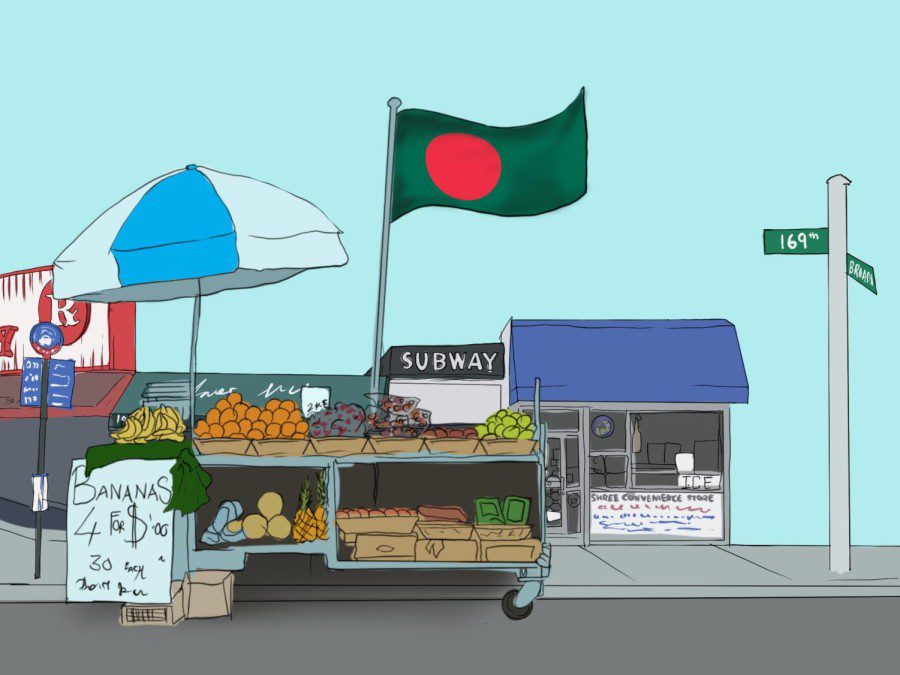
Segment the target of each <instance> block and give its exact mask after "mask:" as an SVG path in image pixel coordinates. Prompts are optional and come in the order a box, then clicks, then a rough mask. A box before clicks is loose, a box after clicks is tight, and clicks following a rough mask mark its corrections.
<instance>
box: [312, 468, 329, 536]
mask: <svg viewBox="0 0 900 675" xmlns="http://www.w3.org/2000/svg"><path fill="white" fill-rule="evenodd" d="M326 506H327V497H326V494H325V472H324V471H322V472H320V473H319V477H318V478H317V479H316V510H315V512H314V514H313V517H314V518H315V521H316V538H317V539H328V521H326V520H325V515H326Z"/></svg>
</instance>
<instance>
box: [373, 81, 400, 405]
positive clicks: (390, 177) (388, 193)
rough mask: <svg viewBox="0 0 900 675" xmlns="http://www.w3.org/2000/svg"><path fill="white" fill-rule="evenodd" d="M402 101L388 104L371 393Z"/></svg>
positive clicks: (377, 366) (377, 373) (377, 370)
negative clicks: (396, 137) (396, 139)
mask: <svg viewBox="0 0 900 675" xmlns="http://www.w3.org/2000/svg"><path fill="white" fill-rule="evenodd" d="M401 103H402V101H401V100H400V99H399V98H396V97H394V98H391V99H390V100H389V101H388V102H387V105H388V108H389V109H390V116H389V118H388V142H387V167H386V171H385V177H384V214H383V216H382V220H381V262H380V264H379V266H378V304H377V305H376V308H375V340H374V343H375V344H374V349H373V354H372V382H371V388H370V391H371V392H372V393H376V392H377V391H378V384H379V380H380V379H381V350H382V341H383V339H384V300H385V295H386V291H387V265H388V242H389V241H390V238H391V206H392V200H393V191H394V137H395V133H396V130H397V110H398V109H399V108H400V104H401Z"/></svg>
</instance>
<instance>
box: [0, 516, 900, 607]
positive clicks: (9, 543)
mask: <svg viewBox="0 0 900 675" xmlns="http://www.w3.org/2000/svg"><path fill="white" fill-rule="evenodd" d="M44 534H45V537H44V545H43V555H42V560H43V564H42V568H43V569H42V572H43V574H42V578H41V579H39V580H35V579H34V575H33V567H34V538H33V537H34V532H33V530H31V529H29V528H26V527H21V526H18V525H12V524H9V523H5V522H0V552H2V557H0V561H2V562H0V602H60V601H64V600H65V573H66V560H65V557H66V545H65V533H64V532H62V531H60V530H46V531H45V533H44ZM898 574H900V547H888V546H885V547H854V549H853V570H852V571H851V572H849V573H848V574H844V575H839V574H831V573H830V572H828V549H827V548H826V547H824V546H713V545H688V546H677V545H650V544H610V545H603V546H589V547H582V546H562V545H556V546H553V551H552V567H551V573H550V578H549V579H548V580H547V583H546V588H545V593H544V597H547V598H648V597H650V598H664V597H673V598H677V597H694V598H715V597H855V596H859V597H862V596H900V577H898ZM514 583H515V580H510V581H509V582H503V583H500V582H499V581H498V583H497V585H493V584H487V585H484V584H482V585H478V586H471V587H465V586H463V587H460V586H453V587H439V586H427V585H422V584H417V585H415V586H409V587H404V586H403V585H402V584H401V585H382V586H360V585H358V584H354V585H347V586H343V587H342V586H341V585H340V584H339V583H337V584H335V583H329V585H328V587H327V588H318V587H316V586H293V587H291V588H290V591H286V592H285V594H284V597H285V598H289V599H297V600H302V599H310V600H319V599H324V598H326V597H331V598H336V597H339V598H361V599H370V598H371V599H374V598H378V599H389V598H410V597H421V598H442V597H443V598H446V597H461V598H484V597H498V598H499V597H500V596H501V595H502V594H503V593H504V592H506V591H507V590H509V588H510V587H511V585H513V584H514ZM262 592H263V593H264V597H260V599H265V597H268V598H269V599H272V598H275V597H278V595H279V592H278V587H270V588H266V589H262ZM249 595H253V594H252V593H248V594H245V596H244V597H248V596H249ZM240 597H241V594H240V593H238V599H240ZM254 599H256V597H254Z"/></svg>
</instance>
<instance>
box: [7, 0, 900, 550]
mask: <svg viewBox="0 0 900 675" xmlns="http://www.w3.org/2000/svg"><path fill="white" fill-rule="evenodd" d="M226 4H230V3H200V2H197V3H184V2H154V3H152V5H148V6H146V7H141V8H138V7H130V6H128V5H126V4H123V3H98V2H95V3H58V4H57V5H56V6H55V7H54V6H51V5H47V4H46V3H44V4H41V5H39V6H38V5H31V4H29V3H18V4H17V5H15V6H7V7H5V8H4V10H3V20H2V22H0V58H2V61H3V63H4V69H3V70H4V78H3V80H4V82H3V94H4V95H3V100H4V102H3V104H2V106H0V120H2V127H3V130H4V134H3V144H2V156H3V161H2V163H0V184H2V185H3V189H2V191H0V204H2V216H0V217H2V221H0V222H2V225H0V231H2V235H3V236H2V245H0V270H3V271H8V270H14V269H19V268H25V267H30V266H35V265H40V264H46V263H49V262H51V261H52V260H53V259H54V258H55V257H56V255H57V254H58V253H59V252H60V251H61V250H62V249H63V248H64V247H65V246H66V244H68V243H69V242H70V241H71V240H72V239H73V238H74V237H75V236H76V235H77V234H78V233H79V232H80V231H81V230H82V229H83V228H84V227H85V226H87V225H88V224H89V223H90V222H91V221H92V220H93V219H94V218H95V217H96V216H97V215H98V214H99V213H100V212H101V211H103V210H104V209H105V208H106V207H108V206H109V205H111V204H112V203H113V202H115V201H117V200H118V199H120V198H121V197H123V196H124V195H125V194H127V193H128V192H130V191H132V190H133V189H135V188H136V187H138V186H139V185H141V184H143V183H144V182H146V181H147V180H148V179H150V178H152V177H155V176H157V175H159V174H161V173H164V172H166V171H169V170H171V169H175V168H178V167H181V166H184V165H186V164H189V163H197V164H202V165H205V166H209V167H212V168H215V169H218V170H222V171H228V172H235V173H242V174H246V175H251V176H254V177H256V178H259V179H262V180H266V181H269V182H272V183H275V184H276V185H279V186H280V187H283V188H285V189H287V190H290V191H292V192H294V193H296V194H299V195H301V196H303V197H305V198H307V199H309V200H311V201H313V202H314V203H316V204H317V205H318V206H319V207H320V208H322V209H323V210H324V212H325V213H326V214H327V215H328V216H329V217H330V218H331V219H332V220H333V221H334V222H335V223H336V224H337V225H338V226H339V227H340V228H341V229H342V230H344V232H345V236H344V241H345V244H346V247H347V250H348V252H349V255H350V264H349V265H348V266H347V267H345V268H342V269H337V270H326V271H318V272H310V273H308V274H305V275H301V276H299V277H297V278H295V279H292V280H290V281H287V282H285V283H283V284H280V285H278V286H272V287H267V288H261V289H255V290H250V291H236V292H231V293H225V294H221V295H218V296H215V297H212V298H210V299H208V300H207V301H205V302H204V306H203V323H202V327H201V335H200V358H199V367H200V369H202V370H220V371H240V372H261V373H265V372H270V373H275V372H306V373H360V374H361V373H363V372H364V371H365V370H366V368H367V367H368V362H369V360H370V358H371V338H372V327H373V323H374V301H375V282H376V279H377V261H378V244H379V236H380V218H381V211H382V192H383V185H384V173H383V172H384V159H385V141H386V121H387V107H386V105H385V102H386V100H387V99H388V98H389V97H390V96H399V97H400V98H402V99H403V102H404V106H410V107H421V108H427V109H432V110H436V111H440V112H444V113H448V114H452V115H457V116H460V117H464V118H468V119H473V120H477V121H480V122H484V123H487V124H494V125H512V124H522V123H529V122H533V121H537V120H540V119H543V118H545V117H548V116H550V115H552V114H555V113H558V112H559V111H561V110H562V109H563V108H564V107H565V106H566V105H567V104H568V103H569V102H571V100H572V99H573V98H574V96H575V95H576V94H577V92H578V90H579V88H580V87H581V86H585V87H586V92H587V94H586V105H587V116H588V132H589V137H590V138H589V162H590V163H589V174H588V180H589V187H588V194H587V196H586V197H585V198H584V199H582V200H581V201H580V202H578V203H576V204H575V205H573V206H571V207H569V208H566V209H563V210H560V211H558V212H555V213H552V214H549V215H545V216H539V217H535V218H519V219H507V218H497V217H491V216H485V215H480V214H475V213H465V212H461V211H457V210H452V209H436V208H432V209H421V210H419V211H416V212H414V213H412V214H409V215H408V216H406V217H404V218H402V219H401V220H400V221H398V222H397V223H396V225H395V227H394V233H393V240H392V245H391V267H390V278H389V287H388V305H387V316H386V331H385V343H386V345H390V344H403V343H454V342H475V341H488V340H493V339H495V338H497V336H498V334H499V332H500V330H501V328H502V326H503V325H504V323H505V322H506V320H507V319H508V318H509V317H510V316H515V317H517V318H597V319H601V318H651V319H656V318H713V317H715V318H718V317H721V318H726V319H729V320H731V321H732V322H734V323H735V325H736V326H737V329H738V334H739V337H740V339H741V345H742V347H743V352H744V359H745V362H746V367H747V374H748V377H749V380H750V391H751V394H750V397H751V402H750V404H749V405H747V406H738V407H736V408H735V410H734V413H733V427H732V487H733V495H732V538H733V541H734V542H736V543H800V544H821V543H824V542H825V541H826V540H827V434H826V431H827V426H826V425H827V418H826V402H827V390H826V333H825V330H826V312H825V309H826V297H825V293H826V285H825V281H826V271H825V259H824V257H808V258H805V259H798V258H788V257H784V256H781V257H775V256H769V257H764V256H763V254H762V234H761V231H762V229H763V228H765V227H807V226H820V227H821V226H824V224H825V222H824V221H825V206H826V202H825V180H826V179H827V178H828V177H829V176H830V175H832V174H835V173H844V174H845V175H847V176H848V177H850V178H851V179H852V180H853V184H852V185H851V186H850V219H849V222H850V230H849V246H850V250H851V252H852V253H854V254H855V255H856V256H857V257H859V258H862V259H863V260H865V261H867V262H869V263H871V264H873V265H874V266H875V269H876V273H877V279H878V287H879V292H880V295H878V296H877V297H876V296H874V295H872V294H870V293H868V292H867V291H866V290H864V289H863V288H862V287H861V286H859V285H857V284H852V285H851V287H850V316H851V330H850V339H851V400H852V404H851V408H852V419H851V436H852V455H853V458H852V485H853V491H854V496H853V509H854V510H853V528H854V542H855V543H858V544H900V531H898V526H897V519H896V517H895V512H896V508H895V501H896V500H895V499H894V498H893V496H892V495H893V493H894V491H895V489H896V477H897V476H898V475H900V458H898V439H896V438H894V436H893V432H891V431H890V429H891V427H890V425H889V424H888V422H889V421H890V420H891V419H893V417H894V416H895V414H896V413H895V411H894V407H895V400H894V399H895V394H891V389H890V387H891V386H892V385H891V383H892V382H896V381H897V379H898V375H900V372H898V365H897V363H898V362H897V358H896V355H895V350H896V331H897V327H898V319H897V316H898V309H900V303H898V296H900V294H898V290H897V278H898V276H897V274H896V270H897V264H896V263H897V261H898V258H900V253H898V247H900V235H898V229H897V207H896V199H897V197H896V185H897V182H898V177H900V176H898V164H897V159H896V158H897V157H898V151H900V139H898V132H897V119H898V117H900V115H898V113H900V98H898V94H897V87H896V85H895V81H896V66H897V63H898V62H900V43H898V41H897V39H896V35H895V30H894V29H895V28H896V26H897V24H898V20H900V15H898V14H900V11H898V10H897V9H896V8H894V7H893V6H892V5H891V4H890V3H866V2H855V3H846V2H844V3H837V2H821V1H820V2H815V3H801V2H793V3H784V2H754V3H741V4H740V5H735V4H734V3H721V2H688V3H685V2H682V3H672V2H633V3H622V2H558V3H547V2H542V3H529V2H522V1H519V2H491V3H486V2H483V1H482V2H463V1H460V0H457V1H456V2H453V3H442V4H439V3H422V2H409V3H389V2H379V3H362V2H359V3H347V2H331V3H317V5H316V6H311V3H305V4H304V5H302V6H301V4H300V3H283V4H281V3H278V4H276V3H264V2H254V3H244V4H243V5H242V6H241V7H239V8H237V7H233V6H229V7H226V6H225V5H226ZM235 4H236V3H235ZM892 45H893V46H892ZM189 326H190V305H189V303H188V302H186V301H179V302H173V303H166V304H156V305H148V306H142V307H141V308H140V309H139V312H138V331H139V333H138V361H139V367H140V369H143V370H163V369H167V370H172V369H184V368H186V367H187V357H188V346H189V345H188V343H189ZM285 341H286V342H287V343H288V344H289V345H292V348H291V349H289V350H288V349H285V348H284V347H283V346H282V345H283V344H284V343H285Z"/></svg>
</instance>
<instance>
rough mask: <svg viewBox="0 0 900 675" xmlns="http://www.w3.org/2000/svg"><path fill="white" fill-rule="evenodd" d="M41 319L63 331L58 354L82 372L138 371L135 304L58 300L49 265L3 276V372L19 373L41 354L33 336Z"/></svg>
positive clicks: (0, 343)
mask: <svg viewBox="0 0 900 675" xmlns="http://www.w3.org/2000/svg"><path fill="white" fill-rule="evenodd" d="M41 321H49V322H50V323H54V324H56V325H57V326H59V327H60V330H62V334H63V339H64V342H63V348H62V349H61V350H60V351H59V353H58V354H56V355H55V358H58V359H71V360H73V361H74V362H75V367H76V368H77V369H79V370H109V369H119V370H133V369H134V304H133V303H122V304H121V305H118V306H117V305H105V304H101V303H93V302H78V301H74V300H66V299H59V298H56V297H54V295H53V268H52V267H49V266H48V267H39V268H35V269H32V270H24V271H22V272H10V273H7V274H2V275H0V373H8V372H16V371H19V370H21V369H22V363H23V359H24V358H25V357H27V356H38V354H37V353H36V352H35V351H34V349H32V347H31V343H30V341H29V339H28V334H29V332H30V331H31V328H32V326H34V325H35V324H36V323H39V322H41ZM117 336H118V338H119V339H118V340H117V339H116V337H117ZM117 349H118V353H116V350H117Z"/></svg>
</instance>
